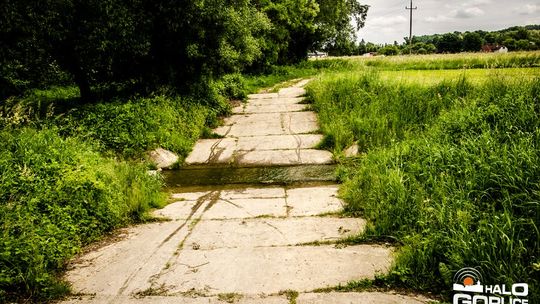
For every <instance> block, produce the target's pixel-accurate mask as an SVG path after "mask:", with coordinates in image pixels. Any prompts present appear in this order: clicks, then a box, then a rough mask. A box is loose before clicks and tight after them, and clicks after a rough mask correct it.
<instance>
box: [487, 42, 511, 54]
mask: <svg viewBox="0 0 540 304" xmlns="http://www.w3.org/2000/svg"><path fill="white" fill-rule="evenodd" d="M482 52H485V53H508V48H507V47H506V46H504V45H498V44H491V43H488V44H484V45H483V46H482Z"/></svg>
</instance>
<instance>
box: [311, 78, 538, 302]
mask: <svg viewBox="0 0 540 304" xmlns="http://www.w3.org/2000/svg"><path fill="white" fill-rule="evenodd" d="M309 91H310V96H311V98H312V99H313V101H314V104H315V107H316V109H317V110H318V111H319V113H320V118H321V124H322V129H323V131H324V132H325V134H326V135H327V141H326V142H327V144H328V145H329V146H330V147H331V148H334V149H335V150H336V151H339V150H340V149H342V148H343V147H345V146H346V145H348V144H350V143H351V142H352V141H354V140H358V141H359V143H360V146H361V147H362V152H363V153H364V154H363V155H362V156H360V157H358V158H357V159H356V160H354V161H350V162H347V163H345V164H344V165H343V166H342V167H341V169H340V173H341V178H342V179H343V181H344V185H343V187H342V189H341V194H342V196H343V197H344V199H345V200H346V202H347V206H346V211H347V212H348V213H350V214H354V215H361V216H363V217H365V218H367V219H368V220H369V223H370V224H369V226H368V229H367V231H366V232H365V234H366V236H371V237H377V236H389V235H390V236H394V237H396V238H397V239H399V240H400V241H401V242H402V244H403V246H401V248H400V250H399V255H398V257H397V261H396V264H395V266H394V268H393V270H392V271H391V273H390V275H389V276H388V277H387V280H388V281H389V282H390V283H391V284H393V285H394V286H400V287H409V288H415V289H418V290H425V291H431V292H433V291H436V292H441V293H444V294H449V293H450V288H451V284H452V276H453V273H455V272H456V271H457V270H459V269H460V268H462V267H466V266H469V267H476V266H478V267H481V270H482V272H483V274H484V283H486V284H510V283H517V282H526V283H529V286H530V290H531V292H530V298H529V299H530V302H531V303H536V302H538V301H539V300H540V297H539V296H538V291H539V288H540V281H539V278H540V266H539V265H540V255H539V253H540V241H539V240H540V232H539V227H538V226H539V225H538V223H540V213H539V211H540V203H539V202H540V79H534V80H530V79H516V80H514V81H509V80H508V79H497V78H494V79H493V80H491V81H488V82H487V83H485V84H482V85H480V84H477V85H472V84H470V83H469V82H468V81H467V80H466V79H464V78H461V79H458V80H455V81H450V82H448V81H447V82H443V83H440V84H436V85H428V86H426V85H422V86H421V85H416V84H414V83H396V82H382V81H381V80H380V78H379V77H378V76H377V75H375V74H373V73H371V74H367V75H356V76H354V77H353V76H351V74H340V75H328V76H325V77H323V78H322V80H320V81H318V82H316V83H314V84H313V85H311V86H310V89H309Z"/></svg>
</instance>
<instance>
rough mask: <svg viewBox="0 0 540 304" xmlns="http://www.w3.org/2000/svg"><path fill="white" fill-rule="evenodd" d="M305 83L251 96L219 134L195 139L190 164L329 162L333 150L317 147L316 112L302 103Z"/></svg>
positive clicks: (227, 120)
mask: <svg viewBox="0 0 540 304" xmlns="http://www.w3.org/2000/svg"><path fill="white" fill-rule="evenodd" d="M305 84H307V81H302V82H300V83H298V84H297V85H295V86H294V87H291V88H284V89H281V90H280V91H279V92H278V93H267V94H253V95H249V100H248V102H247V103H246V104H243V105H240V106H237V107H236V108H234V109H233V115H232V116H230V117H228V118H226V119H225V122H224V125H223V126H221V127H219V128H217V129H216V130H215V133H216V134H218V135H220V136H222V137H223V138H218V139H206V140H201V141H199V142H197V144H196V145H195V147H194V148H193V152H192V153H191V154H190V155H189V157H188V158H187V159H186V164H187V165H232V166H240V167H249V166H287V165H308V164H315V165H316V164H331V163H333V159H332V154H331V153H330V152H328V151H322V150H316V149H315V148H316V146H317V144H318V143H319V142H320V141H321V140H322V135H320V134H317V133H318V130H319V124H318V122H317V115H316V114H315V112H313V111H310V110H309V107H308V105H306V104H304V98H303V97H302V96H303V95H304V94H305V93H306V92H305V90H304V89H303V88H302V86H304V85H305Z"/></svg>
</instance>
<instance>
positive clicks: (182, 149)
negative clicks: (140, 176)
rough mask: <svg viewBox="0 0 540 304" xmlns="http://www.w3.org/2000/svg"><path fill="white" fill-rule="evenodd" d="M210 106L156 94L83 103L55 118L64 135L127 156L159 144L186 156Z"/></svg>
mask: <svg viewBox="0 0 540 304" xmlns="http://www.w3.org/2000/svg"><path fill="white" fill-rule="evenodd" d="M212 115H213V117H216V116H217V114H216V113H214V112H212V110H210V109H209V107H205V106H203V105H200V104H197V103H195V102H193V101H191V100H188V99H186V98H170V97H166V96H155V97H151V98H134V99H131V100H129V101H125V102H121V101H117V102H109V103H99V104H92V105H85V106H83V107H80V108H77V109H73V110H72V111H70V112H69V113H68V114H67V115H64V116H61V117H59V118H57V119H56V121H54V124H55V125H57V126H58V127H59V129H60V132H61V134H62V135H64V136H79V137H83V138H85V139H89V140H91V141H95V142H97V143H98V144H99V146H100V147H101V149H102V150H103V151H114V152H116V153H119V154H120V155H122V156H124V157H128V158H132V157H136V156H140V155H142V154H143V153H144V152H145V151H149V150H152V149H155V148H158V147H162V148H165V149H168V150H171V151H173V152H176V153H178V154H180V155H181V156H187V154H188V153H189V152H190V151H191V147H192V146H193V144H194V143H195V141H196V140H197V139H198V138H199V136H200V135H201V131H202V129H203V127H204V126H205V124H206V120H207V118H209V117H210V116H212Z"/></svg>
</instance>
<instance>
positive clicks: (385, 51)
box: [379, 45, 399, 56]
mask: <svg viewBox="0 0 540 304" xmlns="http://www.w3.org/2000/svg"><path fill="white" fill-rule="evenodd" d="M379 53H380V54H382V55H387V56H393V55H397V54H399V48H398V47H397V46H395V45H386V46H384V47H383V48H381V49H380V50H379Z"/></svg>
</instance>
